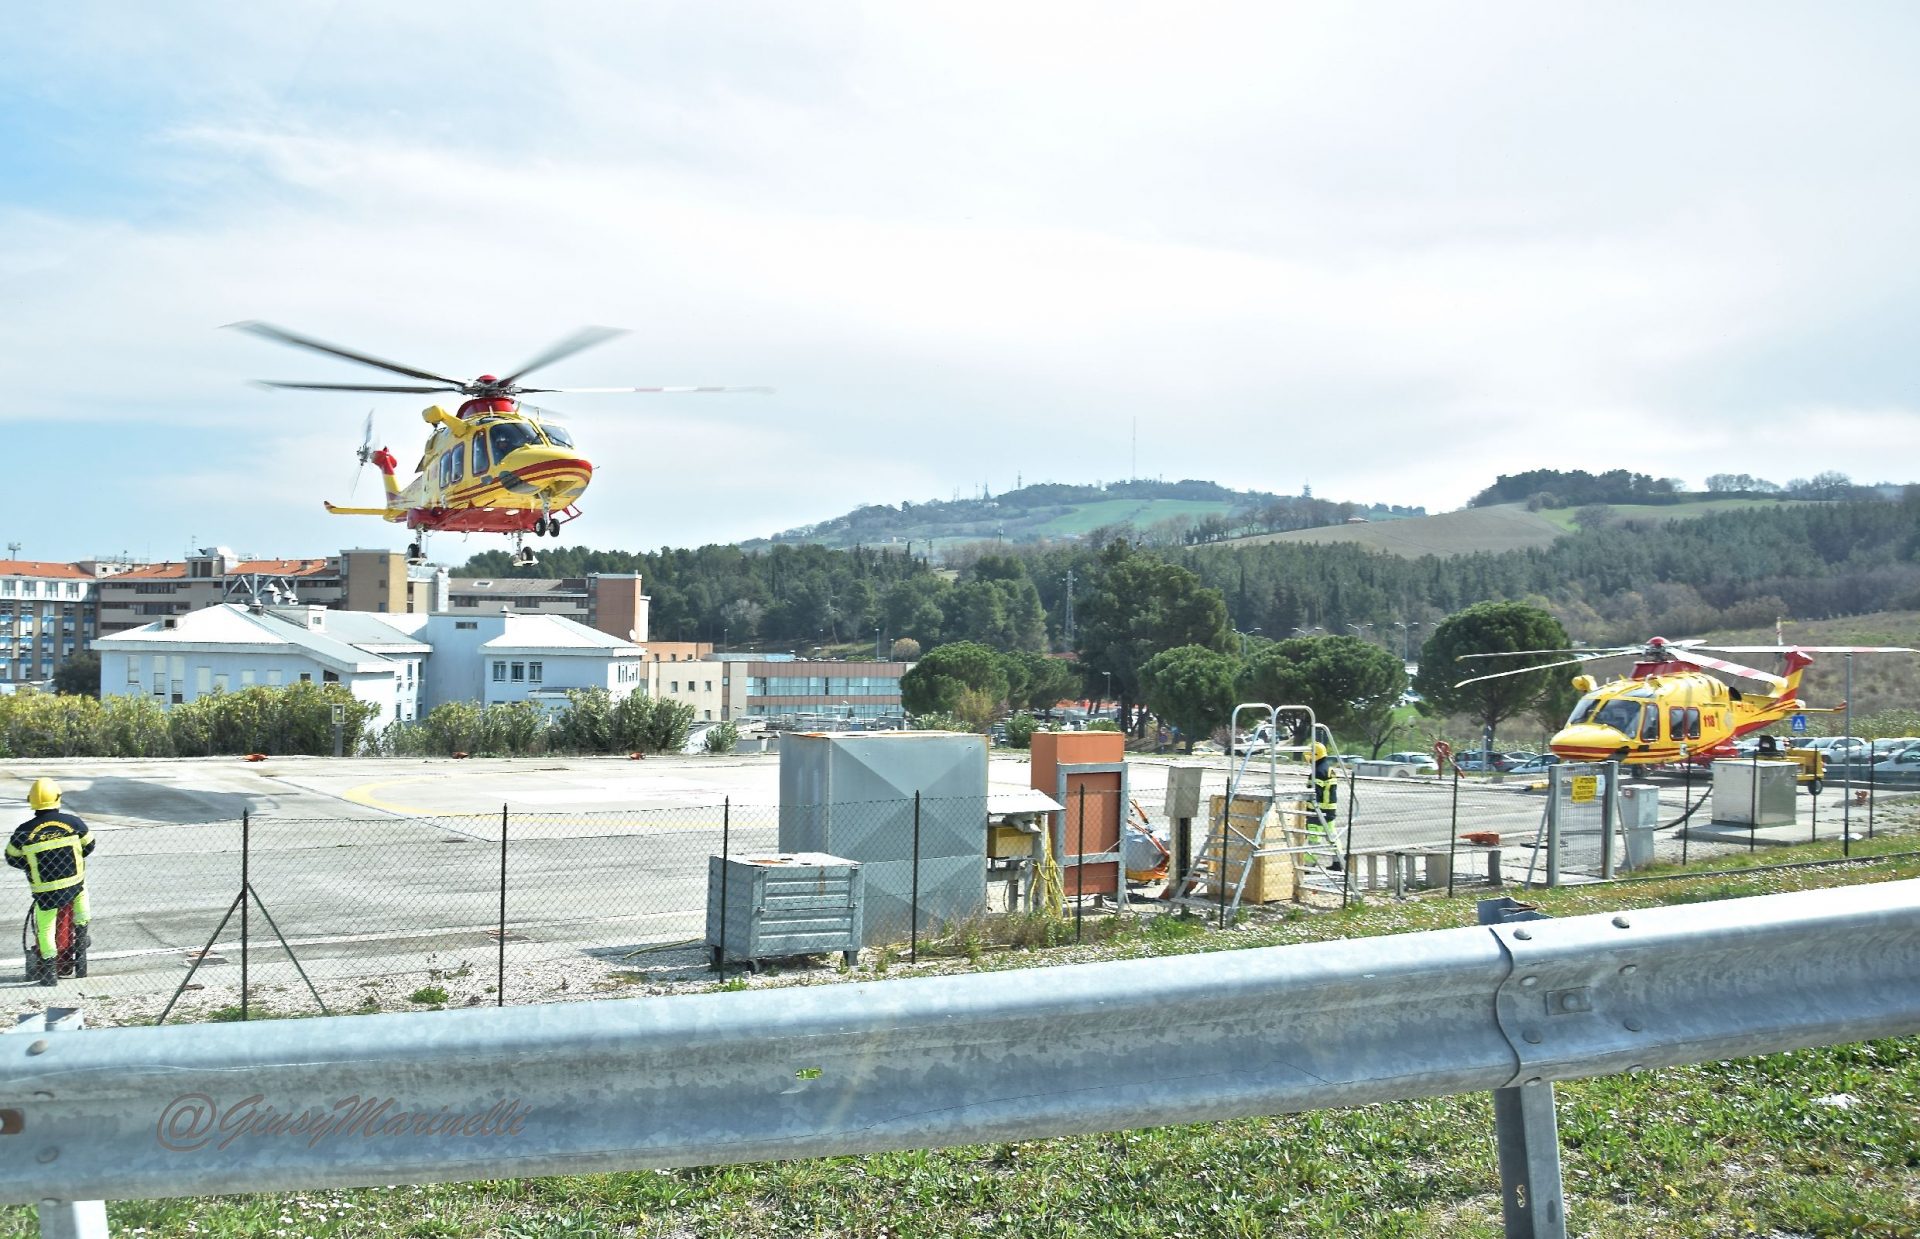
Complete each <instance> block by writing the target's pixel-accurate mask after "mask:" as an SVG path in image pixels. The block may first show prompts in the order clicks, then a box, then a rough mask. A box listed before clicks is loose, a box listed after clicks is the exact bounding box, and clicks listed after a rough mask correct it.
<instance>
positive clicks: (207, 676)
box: [193, 667, 213, 693]
mask: <svg viewBox="0 0 1920 1239" xmlns="http://www.w3.org/2000/svg"><path fill="white" fill-rule="evenodd" d="M193 691H194V692H196V693H210V692H212V691H213V668H212V667H195V668H194V669H193Z"/></svg>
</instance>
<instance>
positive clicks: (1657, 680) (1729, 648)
mask: <svg viewBox="0 0 1920 1239" xmlns="http://www.w3.org/2000/svg"><path fill="white" fill-rule="evenodd" d="M1709 650H1712V651H1714V652H1715V653H1720V654H1779V655H1781V656H1782V660H1783V665H1782V668H1781V670H1780V672H1779V673H1778V674H1776V673H1774V672H1770V671H1761V670H1759V669H1757V668H1754V667H1746V666H1742V665H1741V664H1739V663H1733V662H1727V661H1726V660H1725V659H1720V658H1715V657H1713V655H1712V654H1709V653H1707V651H1709ZM1915 652H1916V651H1914V650H1913V649H1910V648H1908V647H1906V646H1893V645H1708V644H1706V643H1705V642H1704V641H1669V640H1667V639H1666V638H1664V637H1654V638H1653V639H1651V640H1649V641H1647V642H1645V643H1644V644H1641V645H1621V646H1613V647H1611V648H1608V649H1600V650H1592V649H1585V650H1510V651H1504V652H1501V653H1494V654H1463V655H1461V657H1462V658H1510V657H1524V656H1527V655H1538V654H1571V655H1573V657H1571V658H1564V659H1562V660H1560V661H1559V662H1551V663H1539V664H1536V665H1534V666H1531V667H1519V668H1515V669H1514V670H1511V671H1496V672H1493V673H1492V674H1490V675H1479V676H1474V677H1472V678H1471V679H1466V680H1462V681H1460V685H1466V684H1474V683H1477V682H1479V681H1481V680H1495V679H1499V678H1501V677H1502V676H1509V675H1525V674H1527V673H1529V672H1533V671H1539V670H1542V669H1543V668H1546V667H1565V666H1571V665H1573V664H1575V663H1585V662H1592V661H1595V660H1597V659H1603V658H1619V657H1621V656H1623V655H1631V656H1632V657H1634V658H1635V659H1637V660H1638V661H1636V662H1635V663H1634V665H1633V669H1632V670H1631V671H1630V672H1628V673H1627V674H1626V675H1625V676H1622V677H1620V678H1619V679H1614V680H1608V681H1606V682H1605V683H1601V682H1599V681H1596V680H1595V679H1594V677H1592V676H1590V675H1580V676H1575V677H1574V680H1573V686H1574V687H1575V688H1577V689H1579V690H1580V693H1581V697H1580V701H1579V704H1577V705H1575V706H1574V707H1573V713H1572V714H1570V715H1568V716H1567V725H1566V726H1565V727H1562V728H1561V729H1560V730H1559V731H1558V732H1556V733H1555V734H1554V737H1553V739H1552V740H1550V741H1549V742H1548V747H1550V748H1551V749H1552V750H1553V751H1554V753H1555V754H1556V755H1557V756H1559V757H1560V758H1561V759H1563V760H1565V761H1617V762H1620V763H1621V764H1623V765H1629V766H1654V765H1666V764H1669V763H1672V762H1692V763H1694V764H1697V765H1705V764H1706V763H1708V762H1711V761H1713V760H1714V759H1715V758H1721V757H1732V756H1734V755H1735V751H1734V747H1733V741H1734V740H1736V739H1738V738H1739V737H1741V736H1744V735H1748V734H1750V733H1752V732H1756V731H1762V730H1764V729H1766V728H1767V727H1769V726H1771V725H1772V724H1774V723H1778V722H1780V721H1781V720H1783V719H1785V718H1787V717H1789V716H1791V715H1794V714H1804V713H1831V712H1833V711H1834V710H1836V709H1839V708H1840V707H1837V706H1830V707H1826V708H1824V709H1821V708H1818V707H1810V706H1808V705H1807V704H1806V703H1805V702H1803V701H1801V700H1800V696H1799V692H1800V677H1801V675H1802V674H1803V673H1804V672H1805V671H1806V669H1807V668H1808V667H1809V666H1811V665H1812V663H1813V657H1812V656H1813V655H1814V654H1912V653H1915ZM1714 671H1720V672H1724V673H1726V674H1728V675H1734V676H1740V677H1742V678H1744V679H1749V680H1755V681H1758V682H1759V683H1761V684H1764V685H1766V686H1767V689H1768V691H1767V692H1764V693H1754V692H1747V691H1743V690H1741V689H1739V688H1735V687H1733V686H1732V685H1729V684H1728V683H1726V681H1724V680H1722V679H1720V678H1719V677H1718V676H1715V675H1712V674H1711V672H1714ZM1460 685H1456V686H1455V687H1460Z"/></svg>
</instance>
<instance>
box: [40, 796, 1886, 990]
mask: <svg viewBox="0 0 1920 1239" xmlns="http://www.w3.org/2000/svg"><path fill="white" fill-rule="evenodd" d="M1127 779H1128V782H1127V784H1126V794H1125V797H1124V799H1123V798H1122V795H1121V793H1120V792H1119V790H1117V788H1116V787H1109V786H1102V787H1088V788H1085V789H1077V790H1076V789H1070V792H1069V796H1068V802H1067V804H1066V806H1065V810H1064V811H1063V812H1057V813H1045V814H1039V815H1027V816H1024V817H1021V816H1015V817H1012V818H1009V819H1007V820H1006V822H1005V823H1003V824H1002V825H1001V826H999V827H997V828H991V829H990V828H989V826H988V818H989V813H988V801H989V797H985V796H982V797H968V798H960V799H957V800H953V799H950V800H944V801H934V800H923V799H922V798H921V797H918V796H913V795H901V796H899V797H896V798H893V799H888V800H881V801H874V802H870V803H864V804H847V805H837V806H834V807H833V810H832V812H833V815H834V816H833V819H832V822H831V824H830V825H823V824H822V822H821V821H820V820H817V812H818V811H817V809H815V808H795V809H791V810H790V811H789V821H788V823H787V831H786V832H785V834H786V836H787V837H786V840H785V841H786V842H788V843H789V846H796V845H794V843H793V839H795V838H799V837H802V835H803V834H804V835H805V837H807V838H810V839H813V840H815V842H814V843H808V844H804V845H799V846H802V847H804V849H805V850H810V851H820V852H826V853H830V854H835V855H847V856H849V857H850V858H852V859H855V860H858V861H859V862H860V864H861V868H862V872H863V876H864V878H865V880H866V888H865V906H866V912H865V918H866V924H865V929H866V934H865V939H864V945H866V946H870V947H877V946H879V945H881V944H888V943H897V944H900V947H901V954H902V955H908V954H913V955H917V954H918V952H919V950H920V948H921V946H922V945H923V944H924V942H925V941H926V940H927V939H929V938H931V937H933V936H937V935H941V934H951V933H952V932H954V927H955V926H957V925H966V924H969V923H972V922H975V921H978V920H981V919H982V918H989V917H993V916H999V915H1002V914H1012V915H1014V916H1040V917H1050V918H1053V919H1054V920H1056V921H1065V922H1067V923H1070V926H1071V933H1072V934H1073V935H1078V934H1080V933H1082V932H1084V928H1085V925H1086V924H1087V918H1088V916H1089V915H1091V914H1103V913H1105V912H1106V911H1107V910H1109V909H1111V908H1113V907H1117V906H1123V905H1124V906H1127V907H1130V908H1131V909H1133V910H1134V911H1141V910H1149V909H1164V908H1165V907H1167V906H1168V905H1167V904H1166V903H1163V902H1161V897H1162V896H1163V895H1165V894H1167V893H1168V891H1167V887H1168V885H1169V883H1170V880H1171V878H1172V877H1173V875H1175V874H1177V873H1179V872H1181V871H1183V870H1185V871H1191V870H1192V868H1193V867H1194V865H1195V864H1197V863H1199V862H1200V861H1201V860H1202V859H1203V857H1204V856H1205V855H1206V852H1207V849H1208V847H1209V846H1210V842H1209V841H1210V840H1212V839H1214V833H1213V832H1214V830H1215V828H1216V825H1217V823H1216V822H1215V821H1214V820H1213V815H1214V814H1216V813H1217V812H1218V809H1217V806H1218V805H1219V804H1220V803H1221V802H1222V799H1223V798H1224V797H1225V796H1226V794H1227V792H1228V790H1229V787H1230V786H1231V785H1233V780H1232V778H1231V776H1230V774H1229V772H1228V771H1226V770H1224V769H1221V768H1219V767H1212V768H1208V769H1205V770H1203V771H1202V772H1201V774H1200V796H1199V803H1198V810H1197V816H1196V817H1194V818H1193V819H1190V820H1189V821H1188V822H1187V829H1186V830H1185V831H1182V830H1181V829H1180V827H1181V822H1180V821H1179V820H1177V819H1176V818H1174V817H1173V816H1172V814H1171V806H1170V805H1169V802H1168V794H1167V793H1168V787H1167V780H1166V778H1164V777H1162V768H1158V767H1154V766H1151V765H1140V766H1136V767H1130V768H1129V769H1128V771H1127ZM1117 781H1118V778H1117V776H1116V777H1115V782H1116V783H1117ZM1706 785H1707V784H1706V776H1704V775H1699V776H1694V777H1692V778H1691V779H1690V780H1689V779H1686V778H1684V777H1683V778H1676V779H1673V780H1671V781H1670V782H1668V783H1666V784H1664V785H1663V786H1662V788H1661V791H1660V800H1659V803H1660V806H1661V809H1662V821H1661V823H1660V826H1661V830H1660V831H1659V835H1660V838H1661V844H1660V849H1661V853H1660V859H1662V860H1675V861H1679V860H1692V859H1698V858H1700V857H1701V856H1703V855H1705V854H1707V853H1708V852H1726V851H1729V850H1732V849H1734V848H1736V847H1754V846H1758V844H1757V843H1756V842H1755V840H1756V839H1757V837H1758V832H1745V833H1735V834H1732V835H1725V834H1724V833H1723V834H1721V835H1715V834H1712V833H1711V832H1709V831H1707V830H1706V829H1705V828H1704V827H1703V826H1702V823H1704V822H1706V821H1707V819H1708V817H1709V816H1710V813H1711V807H1710V804H1703V801H1704V800H1705V799H1706V798H1705V797H1704V795H1703V793H1704V792H1705V791H1706ZM1238 789H1239V791H1240V792H1241V793H1243V794H1252V795H1256V796H1265V795H1267V794H1268V792H1269V784H1268V782H1267V779H1266V777H1265V774H1264V772H1263V773H1262V775H1261V777H1259V778H1249V779H1244V780H1242V781H1241V783H1240V784H1239V788H1238ZM1862 790H1863V789H1860V788H1857V787H1856V788H1847V787H1845V786H1844V785H1842V786H1840V787H1829V789H1828V790H1827V791H1826V792H1825V793H1824V794H1823V795H1822V796H1821V797H1819V798H1818V799H1815V798H1813V797H1807V796H1802V797H1800V800H1801V801H1802V802H1803V803H1802V804H1801V806H1800V810H1799V811H1800V813H1801V817H1800V822H1799V824H1798V825H1797V826H1796V827H1794V828H1793V829H1794V830H1796V831H1802V830H1803V831H1805V832H1806V834H1805V837H1806V838H1814V837H1818V838H1828V837H1842V834H1843V832H1845V837H1871V835H1872V834H1873V833H1874V831H1875V829H1876V824H1877V821H1878V819H1879V818H1880V817H1881V816H1882V815H1883V814H1884V813H1885V812H1886V802H1887V801H1888V800H1889V798H1890V797H1894V796H1897V797H1899V798H1905V799H1910V798H1912V796H1913V793H1912V792H1911V791H1908V790H1905V789H1902V790H1901V791H1899V792H1897V793H1890V792H1888V791H1887V790H1886V789H1884V788H1881V789H1878V790H1877V791H1876V792H1875V793H1874V794H1871V795H1865V796H1862V795H1861V794H1860V793H1861V791H1862ZM1271 792H1272V794H1273V796H1274V798H1275V799H1276V800H1277V801H1279V802H1280V803H1281V804H1282V805H1292V804H1295V803H1297V802H1308V803H1310V802H1311V801H1312V798H1313V793H1312V791H1311V790H1310V787H1309V784H1308V780H1307V775H1306V772H1305V769H1304V768H1303V767H1300V766H1298V765H1291V764H1290V765H1287V766H1283V767H1281V769H1280V772H1279V774H1278V776H1277V777H1276V778H1275V779H1274V781H1273V782H1272V784H1271ZM1856 798H1857V801H1856ZM1546 799H1547V798H1546V794H1545V790H1544V783H1543V781H1541V780H1530V779H1506V780H1503V781H1501V782H1499V783H1494V782H1492V781H1490V780H1483V779H1475V778H1462V777H1459V776H1458V775H1457V774H1456V775H1454V776H1452V777H1447V778H1440V779H1435V778H1371V779H1368V778H1357V777H1353V776H1351V775H1348V776H1346V777H1344V778H1342V780H1341V782H1340V784H1339V812H1338V817H1337V819H1336V822H1335V831H1334V838H1333V839H1332V840H1331V841H1330V842H1329V841H1328V840H1327V839H1325V838H1324V836H1321V837H1316V838H1314V839H1313V840H1312V842H1313V844H1314V846H1311V847H1306V848H1303V849H1302V850H1301V851H1300V853H1299V860H1298V863H1299V865H1300V866H1301V867H1302V868H1303V869H1304V870H1306V871H1307V876H1308V878H1309V882H1308V884H1309V885H1311V886H1313V887H1315V888H1316V889H1317V890H1319V891H1320V892H1322V893H1328V894H1331V895H1333V896H1335V897H1336V898H1337V899H1338V900H1339V901H1342V902H1345V901H1350V900H1352V899H1354V898H1365V897H1376V896H1380V895H1400V894H1411V893H1416V892H1421V891H1427V892H1433V893H1441V892H1444V893H1445V894H1448V895H1455V894H1459V895H1468V896H1470V895H1473V894H1477V893H1484V891H1485V890H1486V889H1487V888H1488V887H1489V886H1491V885H1493V884H1496V883H1500V882H1502V881H1507V882H1523V881H1526V880H1527V879H1528V877H1529V874H1531V876H1532V879H1533V880H1534V881H1545V875H1546V867H1545V865H1544V863H1541V862H1542V860H1543V858H1537V857H1536V850H1537V846H1538V842H1539V841H1540V840H1541V839H1542V838H1543V835H1544V832H1543V831H1542V818H1543V811H1544V808H1545V804H1546ZM1689 809H1691V810H1692V813H1693V816H1692V818H1691V820H1689V819H1688V816H1687V810H1689ZM1295 820H1298V819H1295ZM1129 828H1135V829H1131V830H1130V829H1129ZM822 831H825V832H826V833H821V832H822ZM1143 835H1144V836H1151V839H1146V838H1143V837H1142V836H1143ZM1782 841H1787V840H1785V839H1783V840H1782ZM1791 841H1794V842H1798V841H1801V837H1800V836H1799V835H1797V834H1796V835H1794V836H1793V838H1792V839H1791ZM103 842H105V843H106V846H105V847H103V848H102V849H101V850H100V851H99V852H97V853H96V854H95V856H94V858H93V860H92V861H91V862H90V864H89V868H88V879H87V885H88V890H89V897H90V902H91V905H92V909H93V929H92V948H91V952H90V964H91V970H90V975H89V976H87V977H86V978H83V979H68V980H63V981H62V982H61V988H60V989H59V990H57V991H54V990H47V991H38V990H30V991H29V993H28V996H30V997H39V996H41V995H42V994H44V995H45V996H46V997H48V998H50V999H51V998H55V997H56V995H57V998H58V1000H60V1001H71V999H72V997H73V996H74V994H75V993H76V992H77V993H78V994H79V995H80V996H81V997H83V998H85V999H87V1000H88V1001H90V1002H92V1001H96V1000H102V999H104V1000H106V1001H108V1002H109V1003H111V1004H116V1009H115V1011H114V1012H113V1014H114V1015H115V1016H117V1018H118V1019H119V1022H135V1021H139V1020H144V1019H159V1018H165V1019H170V1020H178V1019H182V1018H189V1019H191V1018H201V1019H204V1018H216V1019H218V1018H251V1017H255V1016H257V1015H259V1014H261V1013H263V1012H265V1013H270V1014H286V1013H294V1012H302V1013H305V1012H313V1011H316V1010H325V1011H327V1012H329V1013H336V1014H337V1013H343V1012H352V1011H357V1010H378V1009H387V1010H391V1009H394V1008H395V1007H396V1006H399V1007H404V1006H406V1005H407V1004H408V1003H412V1004H415V1005H421V1006H461V1005H466V1006H475V1005H492V1004H504V1003H506V1002H509V1001H512V1002H527V1001H539V1000H543V999H547V998H552V997H559V996H568V995H578V994H581V993H583V992H584V993H609V994H619V993H633V992H645V989H644V984H645V981H646V975H647V973H648V971H649V969H650V968H653V967H655V966H656V965H657V963H658V961H660V960H661V959H663V958H669V957H670V958H672V959H675V960H678V961H680V966H681V967H682V968H683V969H685V970H691V969H695V968H703V967H705V966H706V964H707V963H708V962H709V951H710V944H709V942H708V940H707V938H708V910H709V901H710V898H711V897H712V892H711V891H710V882H709V865H710V859H709V858H711V857H713V856H720V855H726V856H731V857H734V858H736V859H746V860H748V861H755V862H758V861H765V860H768V859H770V858H773V857H775V856H777V855H778V854H779V849H780V847H781V844H782V842H783V829H782V820H781V811H780V809H779V808H778V807H776V806H771V805H765V804H759V805H742V804H736V803H732V802H730V801H728V802H722V803H720V804H712V805H697V806H682V807H673V808H652V809H634V810H628V811H619V812H580V813H561V812H525V811H520V810H513V809H507V808H502V809H501V810H500V811H499V812H497V813H493V814H481V815H465V816H462V815H450V816H409V817H391V818H385V819H336V818H311V819H292V818H258V819H254V818H245V817H243V818H242V819H241V820H238V821H215V822H202V823H197V824H177V823H172V824H155V825H151V826H142V827H132V828H123V829H119V830H115V831H113V832H112V833H111V834H110V835H108V836H106V837H105V839H104V840H103ZM1298 842H1299V840H1295V839H1288V838H1285V837H1277V838H1272V839H1269V840H1268V841H1267V843H1268V845H1269V846H1273V847H1279V848H1284V847H1286V846H1288V845H1289V844H1290V843H1298ZM1182 844H1184V847H1185V854H1184V856H1180V857H1175V856H1172V855H1170V854H1169V853H1170V852H1173V851H1178V850H1179V849H1180V848H1181V847H1182ZM1589 853H1591V855H1589ZM1621 855H1624V850H1621V851H1617V852H1615V856H1616V858H1617V857H1619V856H1621ZM1559 860H1560V865H1559V871H1560V874H1561V876H1562V877H1563V878H1567V879H1571V880H1586V879H1594V878H1599V877H1600V876H1602V875H1601V871H1600V864H1599V852H1598V849H1597V848H1591V849H1585V850H1582V849H1581V848H1579V847H1567V848H1565V849H1564V850H1563V853H1562V855H1561V856H1560V858H1559ZM1123 875H1124V876H1123ZM243 892H245V893H246V894H247V896H248V897H245V898H243V897H242V895H243ZM1173 893H1174V894H1178V893H1179V892H1178V891H1175V892H1173ZM1213 893H1214V894H1215V895H1216V896H1217V895H1218V893H1219V892H1218V889H1217V888H1216V889H1215V890H1214V892H1213ZM1291 894H1292V888H1289V889H1288V891H1287V892H1285V893H1283V894H1281V895H1277V896H1272V897H1274V898H1289V897H1291ZM1253 897H1254V896H1251V895H1250V896H1249V899H1250V900H1251V899H1252V898H1253ZM969 932H971V931H969ZM1046 932H1047V933H1048V934H1049V935H1053V936H1050V937H1048V939H1047V940H1048V941H1054V940H1056V938H1057V931H1054V930H1048V931H1046ZM25 945H26V938H25V932H24V931H23V936H22V952H23V953H22V959H23V962H24V956H25ZM889 949H891V948H889ZM734 956H735V957H737V956H738V953H737V952H735V953H734ZM636 987H638V988H636Z"/></svg>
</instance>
